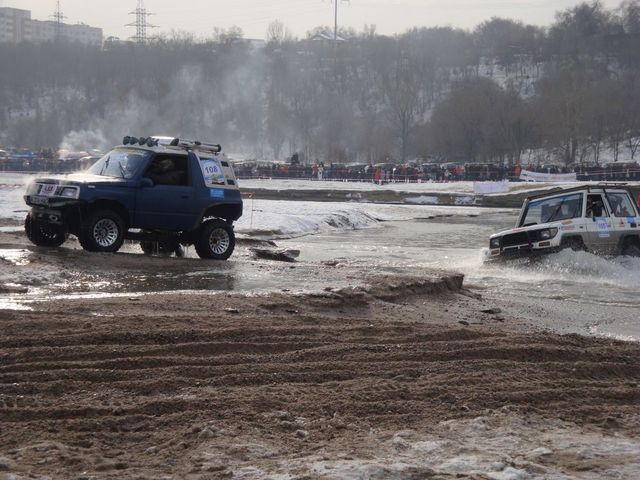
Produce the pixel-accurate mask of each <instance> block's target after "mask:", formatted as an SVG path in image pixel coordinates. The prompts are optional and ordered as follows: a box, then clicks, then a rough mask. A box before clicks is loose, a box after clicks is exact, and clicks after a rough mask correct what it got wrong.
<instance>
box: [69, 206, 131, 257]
mask: <svg viewBox="0 0 640 480" xmlns="http://www.w3.org/2000/svg"><path fill="white" fill-rule="evenodd" d="M124 234H125V226H124V220H123V219H122V217H121V216H120V215H119V214H118V213H116V212H114V211H112V210H98V211H96V212H93V213H91V214H90V215H89V217H88V218H87V219H86V220H84V221H83V222H82V225H81V228H80V235H79V237H78V239H79V240H80V245H82V248H84V249H85V250H88V251H90V252H117V251H118V250H119V249H120V247H121V246H122V242H123V241H124Z"/></svg>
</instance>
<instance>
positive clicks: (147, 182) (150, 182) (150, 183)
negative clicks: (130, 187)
mask: <svg viewBox="0 0 640 480" xmlns="http://www.w3.org/2000/svg"><path fill="white" fill-rule="evenodd" d="M153 185H154V183H153V180H151V179H150V178H149V177H142V178H141V179H140V186H141V187H144V188H147V187H153Z"/></svg>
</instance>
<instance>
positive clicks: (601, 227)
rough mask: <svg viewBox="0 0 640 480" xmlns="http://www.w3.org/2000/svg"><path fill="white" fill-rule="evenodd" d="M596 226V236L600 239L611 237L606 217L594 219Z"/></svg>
mask: <svg viewBox="0 0 640 480" xmlns="http://www.w3.org/2000/svg"><path fill="white" fill-rule="evenodd" d="M596 226H597V228H598V236H599V237H600V238H609V237H610V236H611V233H609V223H608V221H607V218H606V217H598V218H596Z"/></svg>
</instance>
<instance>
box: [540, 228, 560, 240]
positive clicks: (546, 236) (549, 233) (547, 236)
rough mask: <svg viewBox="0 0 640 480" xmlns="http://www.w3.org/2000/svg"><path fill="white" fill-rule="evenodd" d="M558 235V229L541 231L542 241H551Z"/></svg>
mask: <svg viewBox="0 0 640 480" xmlns="http://www.w3.org/2000/svg"><path fill="white" fill-rule="evenodd" d="M557 234H558V229H557V228H547V229H546V230H540V240H551V239H552V238H553V237H555V236H556V235H557Z"/></svg>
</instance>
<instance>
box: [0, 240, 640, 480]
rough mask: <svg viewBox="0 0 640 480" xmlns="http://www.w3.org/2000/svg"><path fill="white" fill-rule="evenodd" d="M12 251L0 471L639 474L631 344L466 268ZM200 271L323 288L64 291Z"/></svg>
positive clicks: (1, 244) (636, 370)
mask: <svg viewBox="0 0 640 480" xmlns="http://www.w3.org/2000/svg"><path fill="white" fill-rule="evenodd" d="M2 249H4V250H6V251H12V252H14V253H15V252H16V251H17V252H22V253H20V255H17V256H15V255H14V256H13V257H11V256H10V255H9V256H6V257H7V258H4V260H0V274H2V275H4V278H5V279H6V278H11V273H12V272H15V273H16V275H15V278H16V279H17V280H19V281H17V282H13V283H9V284H8V283H7V282H6V281H5V293H4V295H5V296H11V297H12V298H14V299H17V304H19V305H23V306H24V307H27V308H30V309H31V310H25V311H20V310H0V332H2V335H1V336H0V478H3V479H22V478H53V479H58V478H60V479H66V478H85V479H89V478H96V479H98V478H99V479H102V478H113V479H121V478H145V479H146V478H153V479H157V478H186V479H209V478H212V479H215V478H245V479H253V478H274V479H276V478H277V479H289V478H309V479H315V478H340V479H342V478H353V479H356V478H362V479H367V478H372V479H373V478H376V479H378V478H379V479H388V478H397V479H427V478H433V479H450V478H473V479H498V480H508V479H528V478H545V479H546V478H558V479H561V478H593V479H599V478H618V479H620V478H629V479H632V478H638V476H640V463H639V462H640V460H639V458H640V439H639V438H638V437H639V435H638V432H640V389H639V382H640V345H638V344H637V343H625V342H620V341H614V340H608V339H596V338H589V337H581V336H577V335H564V336H563V335H558V334H555V333H553V332H551V331H541V330H539V329H537V328H536V325H535V324H531V323H528V322H526V321H524V320H522V319H520V318H518V317H517V316H513V317H510V316H506V315H505V314H503V313H502V312H500V311H499V309H496V308H495V306H493V305H491V304H488V303H487V302H485V301H484V300H483V299H482V297H481V296H480V295H479V294H478V293H477V292H471V291H468V290H466V289H465V287H464V284H463V282H462V277H460V276H457V275H455V274H452V273H449V274H445V273H442V272H416V273H419V275H418V274H415V275H412V276H376V275H374V274H371V272H363V271H352V270H350V269H349V268H346V267H345V268H341V266H340V265H339V264H338V265H325V264H317V265H313V264H306V265H300V264H293V265H291V264H285V263H279V262H272V261H266V260H255V259H252V258H251V257H250V255H249V253H248V251H247V245H240V246H239V247H238V252H236V254H234V257H233V258H235V260H233V261H232V262H228V263H226V264H224V266H222V267H221V266H220V265H219V264H212V263H210V262H205V263H204V264H203V262H201V261H200V260H197V259H190V258H186V259H174V258H147V257H144V256H142V255H140V254H136V253H121V254H116V255H107V254H90V253H87V252H81V251H77V250H75V249H74V246H73V245H71V247H70V248H67V249H62V252H60V251H58V252H51V251H48V250H45V249H38V248H35V247H31V246H28V245H27V243H26V242H25V241H24V238H23V237H22V236H21V235H20V234H0V250H2ZM236 255H237V257H236ZM16 258H18V260H16ZM291 267H295V268H291ZM207 268H211V269H223V270H224V271H226V272H227V274H228V275H230V276H231V277H233V276H234V275H244V274H246V275H247V276H251V275H253V274H254V273H256V274H257V275H258V274H261V273H260V272H265V271H266V272H268V274H266V276H264V277H259V278H272V277H290V278H291V279H292V283H294V284H295V283H296V282H297V283H298V284H299V285H301V286H304V285H305V282H307V281H310V279H313V282H312V286H313V288H312V289H311V290H312V291H311V292H308V291H307V292H306V293H299V292H296V291H295V289H288V288H284V289H282V288H281V289H279V290H277V291H276V290H272V291H261V292H258V293H251V294H247V293H246V292H238V291H237V289H236V288H234V287H233V285H232V286H231V288H228V289H225V290H226V291H225V290H222V291H213V290H210V291H205V290H204V289H203V290H197V291H191V292H189V291H183V290H180V291H174V292H173V293H171V292H170V293H157V292H154V291H151V290H160V288H151V289H146V291H145V292H139V288H136V287H137V285H136V284H135V283H133V282H132V283H131V284H129V285H128V286H126V287H125V288H123V289H120V290H119V291H120V293H122V292H124V294H121V295H120V296H116V297H105V298H91V297H90V296H85V297H77V296H76V297H74V296H69V295H68V294H69V293H73V292H72V291H76V292H85V293H86V292H87V291H90V292H93V291H95V289H96V288H97V289H100V288H104V289H105V290H106V291H109V288H108V286H104V285H105V284H102V285H103V286H102V287H100V285H101V284H100V283H99V282H97V281H96V275H97V273H96V272H100V275H101V278H102V279H103V280H104V279H107V280H106V282H107V284H108V282H109V279H114V278H118V277H119V276H120V277H122V275H123V272H125V273H126V274H131V275H138V276H139V275H140V274H141V272H142V274H145V273H146V274H147V275H148V276H150V275H151V274H152V273H154V272H156V273H157V272H158V271H163V272H165V273H168V274H173V277H174V278H182V279H183V280H182V281H184V282H187V279H188V278H189V277H183V276H181V275H186V274H187V273H188V272H190V271H192V270H194V269H195V270H198V269H199V270H200V271H203V270H206V269H207ZM43 272H44V273H43ZM247 272H248V273H247ZM126 274H125V279H126V278H128V277H127V276H126ZM56 275H59V277H56ZM38 278H40V283H39V282H38ZM56 278H59V279H60V284H61V285H60V288H59V289H57V290H56V286H55V285H54V284H55V282H56ZM129 278H132V279H133V278H138V277H134V276H131V277H129ZM225 278H226V277H225ZM70 279H71V280H73V281H70ZM20 281H22V282H23V283H22V284H21V283H20ZM125 283H126V282H125ZM83 285H84V286H83ZM96 285H98V286H97V287H96ZM323 285H324V287H323V288H320V287H322V286H323ZM47 286H48V287H51V289H50V290H48V292H49V293H50V294H51V295H54V296H55V299H53V300H52V299H46V298H43V296H42V295H40V296H39V295H34V296H32V297H29V295H30V293H29V292H30V290H32V289H34V288H35V289H44V290H43V291H47V290H46V288H45V287H47ZM188 287H189V285H188V284H186V285H185V290H188ZM70 290H71V291H70ZM283 290H285V291H283ZM126 292H131V295H127V293H126ZM63 294H64V295H63ZM21 298H22V300H20V299H21ZM28 299H31V301H27V300H28Z"/></svg>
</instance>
